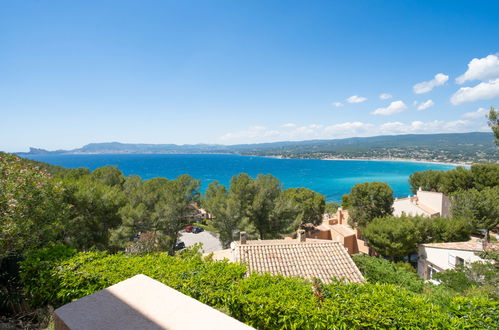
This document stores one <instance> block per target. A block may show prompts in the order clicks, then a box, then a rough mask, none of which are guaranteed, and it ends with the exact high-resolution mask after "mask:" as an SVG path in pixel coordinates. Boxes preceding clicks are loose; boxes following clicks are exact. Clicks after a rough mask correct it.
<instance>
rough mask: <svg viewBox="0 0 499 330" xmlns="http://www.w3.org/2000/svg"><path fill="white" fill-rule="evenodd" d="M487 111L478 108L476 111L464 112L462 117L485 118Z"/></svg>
mask: <svg viewBox="0 0 499 330" xmlns="http://www.w3.org/2000/svg"><path fill="white" fill-rule="evenodd" d="M488 112H489V111H488V110H487V109H485V108H478V109H477V110H476V111H472V112H466V113H465V114H464V115H463V117H464V118H471V119H477V118H485V116H486V115H487V113H488Z"/></svg>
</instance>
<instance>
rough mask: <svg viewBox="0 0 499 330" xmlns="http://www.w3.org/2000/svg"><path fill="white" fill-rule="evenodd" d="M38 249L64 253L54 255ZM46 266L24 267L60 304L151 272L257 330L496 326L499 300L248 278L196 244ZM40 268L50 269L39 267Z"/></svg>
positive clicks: (384, 287)
mask: <svg viewBox="0 0 499 330" xmlns="http://www.w3.org/2000/svg"><path fill="white" fill-rule="evenodd" d="M61 254H62V255H65V254H64V253H61ZM38 255H39V256H42V257H43V256H48V257H50V258H52V260H57V258H53V255H54V254H50V253H45V254H43V253H39V254H38ZM68 255H69V254H68ZM66 256H67V255H66ZM357 259H358V258H357ZM33 260H35V261H34V264H35V266H36V265H38V264H39V263H40V262H41V260H36V259H30V261H28V260H26V262H27V263H29V262H33ZM59 260H60V259H59ZM373 260H375V258H374V259H369V260H367V261H365V263H368V265H369V267H371V264H373V263H375V262H377V261H373ZM43 265H44V266H43V267H39V266H38V268H37V267H35V266H33V267H31V268H30V267H24V268H23V271H25V272H27V273H26V274H25V275H24V276H25V277H24V278H25V279H26V276H28V274H29V273H30V272H31V275H34V276H35V277H36V276H38V279H35V278H34V279H33V283H35V281H37V280H40V279H42V278H44V277H47V276H48V277H51V276H52V278H51V279H50V280H47V279H45V280H43V281H42V282H41V284H42V287H41V288H37V287H35V286H34V285H31V286H29V289H30V290H31V291H34V292H35V293H36V292H38V294H39V295H40V296H42V298H43V299H44V301H49V300H51V299H55V300H52V301H56V302H57V304H56V305H59V304H63V303H66V302H69V301H71V300H74V299H78V298H81V297H83V296H85V295H88V294H91V293H93V292H96V291H99V290H102V289H104V288H106V287H108V286H110V285H113V284H116V283H118V282H120V281H123V280H125V279H127V278H129V277H132V276H134V275H136V274H145V275H147V276H149V277H151V278H154V279H156V280H158V281H160V282H162V283H164V284H166V285H168V286H170V287H172V288H174V289H176V290H179V291H181V292H183V293H185V294H187V295H189V296H191V297H193V298H195V299H197V300H199V301H201V302H203V303H205V304H207V305H210V306H213V307H215V308H218V309H219V310H223V311H225V312H227V313H228V314H229V315H231V316H233V317H235V318H236V319H238V320H240V321H242V322H245V323H247V324H248V325H251V326H253V327H255V328H258V329H276V328H285V329H312V328H313V329H317V328H319V329H324V328H339V329H349V328H356V329H360V328H405V329H408V328H447V329H451V328H470V327H480V328H490V329H493V328H497V320H496V319H497V318H496V317H495V314H497V309H498V306H497V302H494V301H491V300H488V299H485V298H480V297H471V298H468V297H449V299H448V300H447V302H446V305H445V306H444V307H445V308H442V307H441V306H439V305H436V304H434V303H433V302H432V301H431V300H430V299H428V298H427V297H426V296H424V295H421V294H416V293H413V292H409V291H407V290H404V289H403V288H401V286H397V285H391V284H381V283H375V284H373V283H363V284H345V283H340V282H337V283H332V284H328V285H323V284H322V283H321V282H320V281H318V280H315V281H313V283H311V282H310V281H307V280H304V279H301V278H294V277H284V276H274V275H270V274H252V275H251V276H249V277H245V276H244V274H245V272H246V269H245V267H244V266H241V265H239V264H229V263H227V262H223V261H213V260H211V259H209V258H202V257H201V256H200V254H199V253H197V252H196V250H193V251H189V250H188V251H187V252H186V253H182V254H180V255H176V256H168V255H167V254H165V253H155V254H147V255H133V256H127V255H125V254H114V255H109V254H107V253H106V252H84V253H78V254H76V255H74V256H73V257H71V258H69V259H66V260H63V261H62V262H60V265H57V263H55V262H52V269H51V271H46V270H47V269H48V268H47V267H48V265H49V264H48V263H47V264H43ZM382 265H383V267H384V268H387V266H386V264H382ZM388 265H390V266H391V267H394V268H396V269H398V271H399V272H400V273H399V274H402V273H403V272H405V274H406V275H407V274H412V272H410V271H407V270H403V271H401V270H400V269H404V268H401V267H396V266H394V265H393V264H391V263H388ZM45 266H47V267H45ZM383 267H381V268H383ZM36 269H40V270H42V271H43V272H42V273H41V274H38V275H37V274H32V273H33V272H34V271H35V270H36ZM371 273H373V274H376V272H374V271H371ZM380 274H381V273H379V274H378V275H379V276H382V275H380ZM373 277H374V275H373ZM379 282H381V281H379ZM28 283H29V281H28ZM408 287H410V286H408ZM49 288H50V289H51V290H49ZM37 290H39V291H37ZM32 293H33V292H32ZM54 297H55V298H54Z"/></svg>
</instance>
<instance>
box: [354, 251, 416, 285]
mask: <svg viewBox="0 0 499 330" xmlns="http://www.w3.org/2000/svg"><path fill="white" fill-rule="evenodd" d="M352 259H353V261H354V262H355V264H356V265H357V267H358V268H359V270H360V271H361V273H362V275H364V278H365V279H366V280H367V281H368V282H370V283H382V284H394V285H397V286H399V287H401V288H403V289H405V290H409V291H412V292H416V293H421V292H422V290H423V285H424V282H423V280H422V279H420V278H419V277H418V275H417V274H416V272H414V271H413V270H411V269H410V268H412V266H411V265H409V264H407V263H404V264H405V266H402V265H401V263H397V264H395V263H393V262H390V261H388V260H385V259H383V258H377V257H371V256H368V255H361V254H358V255H354V256H352ZM407 266H408V267H410V268H407Z"/></svg>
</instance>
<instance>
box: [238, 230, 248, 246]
mask: <svg viewBox="0 0 499 330" xmlns="http://www.w3.org/2000/svg"><path fill="white" fill-rule="evenodd" d="M246 238H247V236H246V232H245V231H242V232H240V233H239V243H240V244H246Z"/></svg>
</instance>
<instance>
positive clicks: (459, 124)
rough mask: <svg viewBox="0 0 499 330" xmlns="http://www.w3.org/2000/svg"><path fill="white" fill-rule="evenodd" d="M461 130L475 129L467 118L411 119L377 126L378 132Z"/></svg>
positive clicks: (403, 132) (404, 132)
mask: <svg viewBox="0 0 499 330" xmlns="http://www.w3.org/2000/svg"><path fill="white" fill-rule="evenodd" d="M463 130H468V131H469V130H475V129H473V127H472V126H471V125H470V122H469V121H467V120H454V121H450V122H445V121H442V120H434V121H429V122H423V121H419V120H416V121H413V122H411V123H410V124H404V123H401V122H398V121H396V122H388V123H384V124H382V125H380V126H379V133H380V134H421V133H426V134H430V133H455V132H462V131H463Z"/></svg>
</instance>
